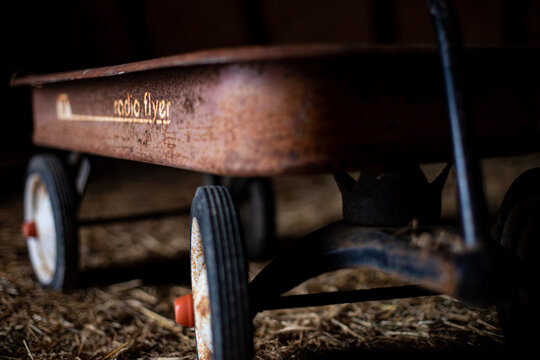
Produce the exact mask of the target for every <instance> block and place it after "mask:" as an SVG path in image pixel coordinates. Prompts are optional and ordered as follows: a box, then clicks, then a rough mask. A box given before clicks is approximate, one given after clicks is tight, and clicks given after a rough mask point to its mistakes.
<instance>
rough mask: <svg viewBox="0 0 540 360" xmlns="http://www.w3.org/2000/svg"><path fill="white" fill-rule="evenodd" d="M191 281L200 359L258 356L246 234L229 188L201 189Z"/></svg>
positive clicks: (194, 221) (192, 244)
mask: <svg viewBox="0 0 540 360" xmlns="http://www.w3.org/2000/svg"><path fill="white" fill-rule="evenodd" d="M190 229H191V230H190V247H191V250H190V253H191V285H192V291H193V310H194V318H195V339H196V343H197V355H198V358H199V360H209V359H212V360H248V359H252V358H253V329H252V320H251V316H250V312H249V304H248V278H247V264H246V258H245V255H244V244H243V241H242V233H241V232H240V226H239V224H238V219H237V215H236V211H235V208H234V205H233V201H232V198H231V196H230V194H229V191H228V190H227V188H226V187H224V186H202V187H199V188H198V189H197V192H196V194H195V197H194V199H193V203H192V206H191V228H190Z"/></svg>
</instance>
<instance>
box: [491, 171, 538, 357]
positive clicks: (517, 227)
mask: <svg viewBox="0 0 540 360" xmlns="http://www.w3.org/2000/svg"><path fill="white" fill-rule="evenodd" d="M496 236H497V240H498V241H499V242H500V243H501V244H502V246H503V247H505V248H506V249H508V250H509V251H510V252H511V253H512V254H513V255H516V256H517V257H518V258H519V259H520V260H521V261H522V264H524V267H525V273H526V274H527V276H528V278H529V280H525V281H522V280H524V279H515V283H516V284H517V286H516V287H515V288H514V289H512V290H511V291H510V293H509V294H508V296H507V297H506V299H505V300H504V301H503V302H502V303H501V304H500V305H499V306H498V307H497V310H498V314H499V321H500V323H501V327H502V329H503V332H504V335H505V338H506V339H507V342H508V343H509V344H510V345H514V346H516V345H517V346H518V347H519V348H523V347H529V346H531V345H532V344H534V342H533V341H536V339H534V340H533V338H532V337H533V334H534V331H531V329H533V326H534V327H537V326H538V322H539V320H540V311H539V307H538V305H539V304H540V302H539V300H540V298H539V295H538V286H537V285H535V284H536V278H533V276H531V275H532V274H538V272H539V271H540V266H539V262H538V260H537V257H538V255H539V254H540V168H535V169H531V170H528V171H526V172H525V173H523V174H522V175H520V176H519V177H518V178H517V179H516V180H515V181H514V182H513V184H512V185H511V186H510V189H509V190H508V192H507V193H506V195H505V197H504V200H503V202H502V205H501V208H500V211H499V215H498V218H497V227H496ZM520 278H522V276H520ZM531 278H532V281H531Z"/></svg>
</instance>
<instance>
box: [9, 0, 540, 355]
mask: <svg viewBox="0 0 540 360" xmlns="http://www.w3.org/2000/svg"><path fill="white" fill-rule="evenodd" d="M433 3H434V7H433V9H434V10H433V11H432V12H433V15H434V19H435V24H436V28H437V34H438V36H439V51H437V49H435V48H429V47H395V46H389V47H385V46H379V47H373V46H369V47H368V46H351V45H306V46H298V45H295V46H273V47H248V48H236V49H225V50H215V51H205V52H198V53H193V54H187V55H179V56H172V57H167V58H160V59H155V60H150V61H144V62H138V63H131V64H126V65H119V66H112V67H105V68H97V69H88V70H83V71H74V72H67V73H60V74H52V75H37V76H26V77H21V78H17V79H15V80H14V82H13V85H16V86H20V85H29V86H31V87H32V104H33V114H34V133H33V141H34V143H35V144H36V145H39V146H42V147H45V148H53V149H57V150H61V151H64V152H66V153H71V154H72V155H71V158H72V159H78V161H76V162H71V163H69V162H66V161H65V159H67V157H65V158H63V157H60V156H57V155H36V156H35V157H34V158H33V159H32V160H31V162H30V164H29V168H28V175H27V180H26V185H25V198H24V202H25V224H24V226H23V229H24V232H25V235H26V236H27V238H28V246H29V253H30V258H31V260H32V264H33V267H34V270H35V274H36V276H37V279H38V281H39V282H40V283H41V284H42V285H43V286H45V287H50V288H54V289H62V288H65V287H69V286H74V285H75V284H76V279H77V276H76V275H77V259H78V253H77V219H76V211H77V204H78V201H79V200H80V195H81V194H82V193H83V192H84V187H85V185H86V179H87V174H88V171H89V163H88V162H87V161H86V160H85V159H86V156H87V155H98V156H106V157H114V158H120V159H127V160H135V161H142V162H148V163H153V164H160V165H165V166H171V167H178V168H183V169H189V170H193V171H199V172H203V173H207V174H212V175H213V176H214V177H213V179H214V180H213V181H214V185H210V186H203V187H201V188H199V189H198V190H197V193H196V194H195V197H194V200H193V204H192V209H191V233H190V241H191V264H192V285H193V297H192V298H191V297H188V298H183V299H182V300H180V301H178V303H177V318H178V320H179V321H181V322H184V323H186V324H189V323H194V326H195V328H196V339H197V350H198V355H199V358H200V359H207V358H214V359H244V358H250V357H251V356H252V342H253V340H252V329H251V319H252V317H253V316H254V314H256V313H257V312H258V311H261V310H264V309H275V308H283V307H295V306H308V305H318V304H319V305H320V304H329V303H339V302H352V301H364V300H373V299H386V298H396V297H408V296H425V295H432V294H441V293H443V294H448V295H451V296H454V297H456V298H458V299H461V300H464V301H472V302H475V303H497V304H500V315H501V320H502V324H503V325H504V329H505V332H506V333H507V335H508V336H509V339H510V340H520V341H521V340H523V339H522V338H521V337H523V336H525V335H527V334H526V332H525V330H524V326H526V325H527V324H529V323H530V322H531V321H534V320H535V319H536V320H537V319H538V310H537V309H536V308H535V304H537V300H538V299H537V298H536V297H535V296H536V295H534V294H535V293H536V292H535V291H534V289H532V288H531V284H534V281H531V275H530V274H531V273H533V272H534V268H535V267H536V268H537V265H535V264H534V263H533V261H532V256H533V255H531V254H534V252H535V251H537V250H538V242H534V241H533V240H535V239H537V238H538V236H539V230H540V227H539V226H538V224H540V217H539V209H540V206H539V202H540V187H539V186H538V184H540V169H539V168H536V169H531V170H529V171H528V172H526V173H524V174H523V175H522V176H520V177H519V178H518V179H517V180H516V181H515V182H514V184H513V185H512V187H511V188H510V190H509V191H508V193H507V195H506V197H505V200H504V202H503V204H502V207H501V212H500V215H499V220H498V221H499V222H498V225H497V231H496V235H495V236H496V239H495V240H496V241H493V240H492V239H491V236H490V234H489V229H487V226H486V223H485V221H484V216H483V215H484V213H483V211H484V210H483V206H484V200H483V197H482V187H481V176H480V173H479V170H478V164H477V160H478V158H479V157H493V156H503V155H504V156H506V155H512V154H525V153H533V152H538V151H540V77H539V70H538V64H540V51H539V49H487V48H482V49H466V50H464V51H461V48H460V47H459V43H457V42H455V39H454V38H453V35H454V34H455V33H454V30H453V28H452V27H451V24H450V22H449V18H448V14H447V13H446V12H445V8H444V7H442V8H439V7H438V3H439V2H437V1H433ZM441 59H442V64H443V72H442V73H441ZM502 69H504V71H501V70H502ZM420 75H421V76H420ZM462 81H463V82H462ZM467 104H468V105H470V108H468V107H467V106H466V105H467ZM449 115H450V122H449V123H448V121H447V120H446V119H447V118H448V116H449ZM465 115H468V116H470V118H473V119H474V121H475V123H474V124H475V125H476V126H474V127H473V126H471V125H472V124H473V122H471V121H470V118H469V119H466V118H465ZM73 154H78V156H73ZM81 159H82V160H81ZM441 161H448V162H449V164H454V165H455V166H456V170H457V175H458V179H457V180H458V181H457V182H458V186H459V190H460V206H461V212H462V224H461V227H460V226H457V227H456V226H451V225H448V224H446V223H444V222H442V221H441V219H440V195H441V191H442V186H443V185H444V182H445V180H446V176H447V175H448V170H449V167H450V165H449V166H447V167H446V168H445V170H444V171H443V172H442V174H441V175H440V176H439V177H438V178H437V179H436V180H435V181H434V182H433V183H431V184H429V183H428V182H427V181H426V178H425V176H424V174H423V173H422V172H421V170H420V168H419V166H418V164H421V163H428V162H441ZM73 164H76V166H77V167H76V174H75V176H72V175H71V174H70V171H69V169H70V166H71V167H73ZM350 170H361V171H362V172H361V176H360V177H359V178H358V179H353V178H352V177H350V176H349V175H348V174H347V173H346V171H350ZM322 172H329V173H330V172H331V173H334V176H335V179H336V181H337V183H338V186H339V189H340V191H341V193H342V195H343V214H344V219H343V220H342V221H339V222H337V223H333V224H330V225H328V226H326V227H324V228H322V229H320V230H318V231H316V232H314V233H312V234H309V235H307V236H306V237H305V238H304V239H302V240H300V241H299V242H298V243H296V244H294V245H293V246H292V247H291V248H290V249H288V250H287V251H286V252H285V253H283V254H281V255H280V256H278V257H277V258H276V259H274V260H273V261H272V262H270V263H269V265H268V266H267V267H266V268H265V269H263V271H262V272H261V273H260V274H259V275H258V276H257V277H256V278H255V279H254V280H253V281H252V282H251V283H249V284H248V281H247V273H246V255H245V244H244V241H243V237H244V236H243V232H242V230H241V229H242V227H241V225H240V224H239V219H238V216H237V212H236V208H237V205H238V204H235V202H234V201H233V198H232V197H231V195H230V191H229V190H230V187H227V186H223V185H216V184H218V183H221V184H223V183H224V182H227V181H228V184H229V185H231V184H239V183H241V182H242V181H246V179H251V180H250V181H254V183H256V184H258V185H257V186H259V187H258V188H257V189H258V190H256V191H255V193H256V195H253V196H254V197H252V201H259V200H253V199H260V203H261V204H263V205H259V206H258V207H257V209H260V210H261V211H260V212H259V213H257V214H252V217H255V218H257V219H256V224H258V225H255V228H256V230H254V231H251V232H247V233H246V234H247V235H246V239H245V240H246V242H247V244H248V247H249V244H250V242H261V241H262V242H263V243H264V242H267V241H269V239H270V238H271V237H268V236H266V234H268V233H269V232H271V231H272V229H271V227H272V225H271V224H272V221H271V220H268V219H271V217H272V216H273V214H272V213H271V210H272V209H271V207H269V206H270V205H269V204H270V203H271V199H269V197H270V195H269V192H268V191H269V190H268V189H269V188H268V183H267V182H265V181H267V180H265V179H268V178H271V177H275V176H280V175H287V174H312V173H322ZM242 179H243V180H242ZM253 179H256V180H253ZM257 196H258V197H257ZM257 221H258V223H257ZM411 221H415V223H418V224H419V226H418V227H416V226H415V227H410V226H408V224H410V223H411ZM261 224H262V225H261ZM257 229H258V230H257ZM261 229H262V230H261ZM420 235H422V236H424V238H425V236H428V238H429V239H430V241H429V244H428V245H434V244H441V243H448V242H450V243H452V244H454V245H456V246H452V247H451V248H452V249H446V248H445V249H443V250H442V251H441V250H440V248H439V247H437V248H438V250H435V249H433V248H435V247H436V246H422V245H419V244H418V242H415V241H414V239H415V238H417V237H418V236H420ZM257 236H259V237H262V238H263V240H260V239H254V237H257ZM263 245H264V244H263ZM501 245H502V246H501ZM262 248H264V246H263V247H262ZM357 266H369V267H374V268H377V269H380V270H383V271H385V272H388V273H391V274H395V275H397V276H399V277H401V278H403V279H405V280H407V281H410V282H411V285H409V286H403V287H398V288H386V289H372V290H362V291H354V292H338V293H326V294H312V295H305V296H304V295H302V296H287V297H281V296H280V295H281V294H282V293H284V292H286V291H287V290H289V289H291V288H292V287H294V286H296V285H298V284H300V283H301V282H303V281H305V280H307V279H309V278H311V277H313V276H316V275H318V274H320V273H322V272H326V271H330V270H335V269H339V268H344V267H357Z"/></svg>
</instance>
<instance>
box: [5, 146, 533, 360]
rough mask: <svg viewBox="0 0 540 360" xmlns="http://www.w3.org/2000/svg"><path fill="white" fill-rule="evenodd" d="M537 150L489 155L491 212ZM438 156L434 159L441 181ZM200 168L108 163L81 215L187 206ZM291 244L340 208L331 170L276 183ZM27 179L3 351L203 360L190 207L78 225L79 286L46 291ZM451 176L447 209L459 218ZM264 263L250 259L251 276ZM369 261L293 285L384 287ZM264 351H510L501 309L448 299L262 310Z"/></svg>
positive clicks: (9, 252)
mask: <svg viewBox="0 0 540 360" xmlns="http://www.w3.org/2000/svg"><path fill="white" fill-rule="evenodd" d="M539 164H540V154H535V155H530V156H524V157H514V158H507V159H492V160H488V161H485V162H484V173H485V177H486V179H487V180H486V192H487V195H488V199H489V201H488V202H489V207H490V211H491V214H492V215H493V216H492V217H493V218H494V216H495V215H496V212H497V209H498V206H499V205H500V202H501V200H502V197H503V196H504V193H505V191H506V189H507V188H508V186H509V185H510V183H511V182H512V180H513V179H515V178H516V177H517V176H518V175H519V174H520V173H521V172H523V171H524V170H526V169H528V168H531V167H534V166H538V165H539ZM441 168H442V165H440V164H436V165H431V166H427V167H425V171H426V174H427V175H428V178H430V179H431V178H433V177H434V176H435V174H436V173H437V171H440V169H441ZM200 183H201V175H200V174H196V173H192V172H186V171H181V170H175V169H169V168H163V167H156V166H150V165H143V164H137V163H132V162H120V161H112V160H101V161H98V162H97V163H96V164H95V171H94V173H93V176H92V178H91V181H90V183H89V187H88V191H87V194H86V196H85V198H84V201H83V203H82V205H81V210H80V218H82V219H89V218H96V217H106V216H121V215H126V214H139V213H143V212H146V211H153V210H164V209H176V208H187V207H188V206H189V204H190V202H191V199H192V197H193V194H194V192H195V189H196V187H197V186H198V185H199V184H200ZM274 186H275V191H276V194H277V196H276V204H277V232H278V237H279V239H278V241H279V242H280V244H281V245H285V244H286V243H287V242H289V241H291V240H294V239H296V238H298V237H300V236H302V235H304V234H306V233H308V232H310V231H312V230H314V229H316V228H318V227H320V226H322V225H325V224H327V223H329V222H331V221H334V220H336V219H338V218H339V217H340V212H341V204H340V195H339V192H338V190H337V187H336V185H335V184H334V182H333V180H332V178H331V176H330V175H317V176H299V177H284V178H277V179H274ZM21 189H22V184H20V186H13V188H12V191H11V192H7V193H5V192H4V193H3V194H2V195H0V196H2V198H0V201H1V202H0V358H1V359H88V360H90V359H92V360H94V359H103V360H105V359H115V358H117V359H138V358H144V359H146V358H162V359H196V353H195V343H194V333H193V330H192V329H187V328H182V327H181V326H178V325H175V324H174V322H173V320H172V318H173V301H174V299H175V298H176V297H178V296H180V295H184V294H186V293H188V292H190V289H189V268H188V262H187V258H188V254H187V249H188V242H187V237H188V217H187V216H185V215H184V216H182V215H180V216H176V217H171V218H168V219H161V220H147V221H142V222H138V223H122V224H121V223H119V224H110V225H106V226H104V225H100V226H93V227H84V228H81V229H80V253H81V255H80V261H81V281H80V284H79V287H78V289H77V290H74V291H71V292H64V293H62V292H54V291H48V290H42V289H40V287H39V286H38V285H37V284H36V281H35V280H34V278H33V275H32V271H31V267H30V263H29V260H28V257H27V252H26V244H25V240H24V239H23V237H22V235H21V234H20V230H19V229H20V224H21V221H22V192H21ZM454 199H455V192H454V184H453V179H452V178H451V179H450V181H449V183H448V184H447V186H446V188H445V192H444V197H443V216H444V217H446V218H450V219H455V218H456V205H455V200H454ZM262 266H263V264H260V263H253V264H251V275H253V274H255V273H256V272H257V271H258V270H259V269H260V268H261V267H262ZM396 283H397V282H396V281H394V280H392V279H390V278H388V277H387V276H385V275H384V274H382V273H379V272H375V271H371V270H340V271H337V272H334V273H330V274H325V275H322V276H320V277H318V278H316V279H312V280H310V281H308V282H307V283H305V284H303V285H301V286H299V287H298V288H296V289H295V290H294V291H293V293H308V292H318V291H335V290H345V289H361V288H371V287H377V286H388V285H392V284H396ZM254 325H255V334H254V342H255V353H256V359H336V360H337V359H349V358H365V357H366V356H368V357H369V355H376V356H379V355H381V354H385V355H388V354H396V353H399V354H402V353H409V354H415V355H425V354H428V355H437V356H439V355H442V354H445V355H448V354H457V353H461V352H467V353H475V354H481V355H485V354H489V355H490V356H494V355H496V354H500V353H501V352H502V351H504V350H505V346H504V339H503V336H502V332H501V330H500V328H499V324H498V320H497V314H496V310H495V308H494V307H487V308H478V307H474V306H467V305H464V304H462V303H460V302H458V301H456V300H454V299H452V298H450V297H447V296H435V297H426V298H414V299H403V300H391V301H378V302H368V303H359V304H345V305H334V306H325V307H320V308H309V309H296V310H276V311H266V312H263V313H260V314H258V315H257V316H256V318H255V320H254Z"/></svg>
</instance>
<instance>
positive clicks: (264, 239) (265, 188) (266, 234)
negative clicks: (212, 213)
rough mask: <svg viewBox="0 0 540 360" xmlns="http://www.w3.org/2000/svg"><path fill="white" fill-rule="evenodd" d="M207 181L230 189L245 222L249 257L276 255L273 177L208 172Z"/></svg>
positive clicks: (254, 259) (257, 258) (265, 258)
mask: <svg viewBox="0 0 540 360" xmlns="http://www.w3.org/2000/svg"><path fill="white" fill-rule="evenodd" d="M204 184H205V185H223V186H226V187H227V188H228V189H229V191H230V193H231V196H232V199H233V202H234V204H235V206H236V209H237V210H238V215H239V217H240V221H241V224H242V229H243V230H242V231H243V233H244V239H245V241H246V248H247V257H248V259H249V260H253V261H257V260H267V259H269V258H271V257H272V256H273V255H275V252H276V249H277V246H276V242H275V239H276V214H275V203H274V190H273V186H272V181H271V179H269V178H238V177H227V176H217V175H206V176H205V178H204Z"/></svg>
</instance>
